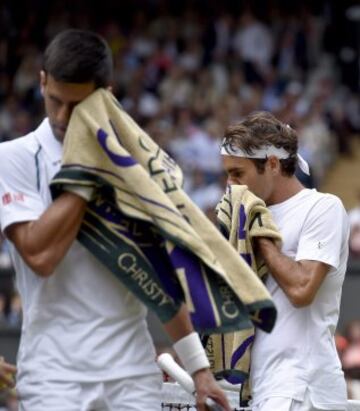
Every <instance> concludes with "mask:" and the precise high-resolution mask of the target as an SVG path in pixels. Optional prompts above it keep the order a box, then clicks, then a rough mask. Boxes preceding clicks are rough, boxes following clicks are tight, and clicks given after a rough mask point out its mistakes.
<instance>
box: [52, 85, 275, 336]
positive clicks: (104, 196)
mask: <svg viewBox="0 0 360 411" xmlns="http://www.w3.org/2000/svg"><path fill="white" fill-rule="evenodd" d="M63 184H76V185H87V186H94V187H96V188H97V196H96V198H95V199H94V200H93V201H92V202H90V203H89V205H88V209H87V213H86V215H85V218H84V223H83V225H82V228H81V231H80V234H79V237H78V239H79V241H81V242H82V244H83V245H84V246H85V247H87V248H88V249H89V250H90V251H91V252H92V253H93V254H94V255H95V256H96V257H97V258H98V259H99V260H100V261H101V262H102V263H103V264H105V265H106V266H107V267H108V268H109V269H110V270H111V271H112V272H113V273H114V275H115V276H116V277H117V278H118V279H119V280H120V281H122V282H123V283H124V284H125V285H126V286H127V287H128V288H129V289H130V290H131V291H132V292H133V293H134V294H135V295H136V296H137V297H138V298H140V299H141V300H142V301H143V302H144V303H145V304H146V305H148V306H149V307H150V308H151V309H153V310H154V311H155V312H156V313H157V314H158V316H159V318H160V319H161V320H162V321H168V320H169V319H170V318H172V316H173V315H175V313H176V312H177V310H178V308H179V305H180V303H181V302H182V301H185V302H186V304H187V306H188V308H189V311H190V313H191V318H192V321H193V323H194V326H195V327H196V329H197V330H199V331H204V332H208V333H213V332H214V333H216V332H229V331H233V330H236V329H244V328H249V326H250V325H251V322H250V320H249V318H250V317H251V320H252V322H253V324H254V325H256V326H258V327H261V328H262V329H263V330H265V331H270V330H271V329H272V327H273V324H274V321H275V316H276V310H275V307H274V305H273V303H272V301H271V298H270V295H269V293H268V291H267V290H266V288H265V287H264V286H263V284H262V282H261V281H260V280H259V279H258V277H257V276H256V275H255V273H254V272H253V271H252V269H251V268H250V267H249V266H248V265H247V264H246V262H245V261H244V260H243V259H242V258H241V257H240V256H239V254H238V253H237V252H236V250H234V248H233V247H232V246H231V245H230V244H229V243H228V242H227V241H226V239H225V238H224V237H223V236H222V235H221V234H220V233H219V232H218V230H217V229H216V227H215V226H214V225H213V224H212V223H210V222H209V220H208V219H207V218H206V217H205V215H204V214H203V213H202V212H201V211H200V210H199V209H198V208H197V207H196V205H194V203H193V202H192V201H191V200H190V199H189V198H188V196H187V195H186V194H185V192H184V191H183V190H182V188H181V186H182V174H181V171H180V169H179V168H178V166H177V165H176V163H175V162H174V160H172V159H171V158H170V157H169V156H168V155H167V154H166V153H165V152H164V151H162V150H161V149H160V148H159V146H158V145H157V144H156V143H155V142H154V141H153V140H152V139H151V138H150V137H149V136H148V135H147V134H146V133H145V132H144V131H143V130H142V129H141V128H140V127H139V126H138V125H137V124H136V123H135V122H134V121H133V120H132V118H131V117H130V116H129V115H128V114H127V113H126V112H125V111H124V110H123V109H122V108H121V106H120V105H119V103H118V102H117V100H116V99H115V97H114V96H113V95H112V94H111V93H110V92H108V91H106V90H103V89H99V90H97V91H96V92H94V93H93V94H92V95H91V96H89V97H88V98H87V99H86V100H84V101H83V102H82V103H81V104H79V105H78V106H76V107H75V109H74V111H73V114H72V117H71V121H70V124H69V127H68V130H67V133H66V138H65V142H64V153H63V163H62V168H61V171H60V172H59V173H58V174H57V176H55V178H54V180H53V182H52V190H53V193H54V196H56V195H57V194H58V193H59V192H61V190H62V186H63Z"/></svg>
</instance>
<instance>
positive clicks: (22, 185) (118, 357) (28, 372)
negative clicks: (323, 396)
mask: <svg viewBox="0 0 360 411" xmlns="http://www.w3.org/2000/svg"><path fill="white" fill-rule="evenodd" d="M61 155H62V146H61V144H60V143H59V142H58V141H57V140H56V139H55V137H54V135H53V133H52V131H51V128H50V125H49V122H48V120H47V119H45V120H44V121H43V122H42V123H41V125H40V126H39V127H38V128H37V129H36V130H35V131H34V132H32V133H30V134H28V135H26V136H24V137H21V138H19V139H16V140H13V141H11V142H6V143H2V144H0V158H1V161H0V222H1V228H2V230H4V229H5V228H6V227H8V226H10V225H11V224H13V223H18V222H23V221H32V220H36V219H38V218H39V217H40V216H41V214H42V213H43V212H44V211H45V210H46V208H47V207H48V206H49V204H50V203H51V196H50V191H49V183H50V181H51V179H52V178H53V176H54V174H55V173H56V172H57V171H58V170H59V169H60V163H61ZM10 252H11V256H12V260H13V263H14V266H15V270H16V279H17V286H18V289H19V292H20V295H21V299H22V303H23V310H24V321H23V327H22V336H21V343H20V348H19V353H18V380H20V382H22V381H23V382H24V381H29V380H31V381H38V380H44V379H47V380H51V379H55V380H74V381H103V380H110V379H114V378H123V377H129V376H137V375H144V374H149V373H153V372H158V368H157V366H156V365H155V361H154V360H155V350H154V347H153V343H152V341H151V337H150V334H149V332H148V329H147V324H146V320H145V317H146V308H145V307H144V305H143V304H141V303H140V302H139V301H138V300H137V299H136V298H135V297H134V296H133V295H132V294H131V293H130V292H129V291H128V290H127V289H126V288H125V287H124V286H122V284H120V282H119V281H118V280H117V279H116V278H115V277H114V276H113V275H112V274H111V273H110V271H108V269H107V268H105V267H104V266H103V265H101V264H100V263H99V262H98V261H97V260H96V259H95V258H94V257H93V256H92V255H91V254H90V253H89V252H88V251H87V250H86V249H85V248H84V247H83V246H82V245H81V244H80V243H78V242H77V241H75V242H74V244H73V245H72V246H71V247H70V249H69V251H68V253H67V254H66V256H65V257H64V259H63V260H62V262H61V263H60V264H59V266H58V267H57V268H56V271H55V272H54V273H53V274H52V275H51V276H50V277H49V278H41V277H39V276H38V275H36V274H35V273H34V272H33V271H32V270H31V269H30V268H29V267H28V266H27V265H26V264H25V263H24V261H23V260H22V258H21V257H20V255H19V254H18V253H17V251H16V249H15V248H14V247H13V246H12V245H11V250H10Z"/></svg>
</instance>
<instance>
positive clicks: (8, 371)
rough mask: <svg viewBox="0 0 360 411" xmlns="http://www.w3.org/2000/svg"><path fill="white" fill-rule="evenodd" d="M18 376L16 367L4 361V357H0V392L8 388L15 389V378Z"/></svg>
mask: <svg viewBox="0 0 360 411" xmlns="http://www.w3.org/2000/svg"><path fill="white" fill-rule="evenodd" d="M15 374H16V367H15V366H13V365H11V364H8V363H7V362H5V361H4V358H3V357H0V391H2V390H6V389H8V388H13V387H14V385H15V383H14V378H13V377H14V376H15Z"/></svg>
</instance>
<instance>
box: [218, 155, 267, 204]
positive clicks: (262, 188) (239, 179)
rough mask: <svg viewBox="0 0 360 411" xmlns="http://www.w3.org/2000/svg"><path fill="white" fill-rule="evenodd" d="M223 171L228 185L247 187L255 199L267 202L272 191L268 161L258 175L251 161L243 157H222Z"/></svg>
mask: <svg viewBox="0 0 360 411" xmlns="http://www.w3.org/2000/svg"><path fill="white" fill-rule="evenodd" d="M222 160H223V166H224V170H225V172H226V174H227V176H228V179H227V183H228V184H229V185H233V184H235V185H247V186H248V189H249V190H250V191H251V192H252V193H254V194H255V195H256V196H257V197H259V198H261V199H262V200H264V201H265V202H267V201H268V200H269V199H270V197H271V195H272V192H273V189H274V175H273V173H272V172H271V170H270V167H269V165H268V161H267V162H266V164H265V170H264V172H263V173H260V172H259V171H258V169H257V168H256V166H255V164H254V162H253V161H251V160H249V159H248V158H243V157H233V156H222Z"/></svg>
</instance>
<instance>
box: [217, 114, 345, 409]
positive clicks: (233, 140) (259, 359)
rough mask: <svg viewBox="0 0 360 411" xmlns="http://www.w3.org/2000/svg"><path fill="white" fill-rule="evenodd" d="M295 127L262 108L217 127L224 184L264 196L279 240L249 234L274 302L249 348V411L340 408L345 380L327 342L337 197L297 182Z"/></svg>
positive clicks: (336, 294)
mask: <svg viewBox="0 0 360 411" xmlns="http://www.w3.org/2000/svg"><path fill="white" fill-rule="evenodd" d="M297 147H298V142H297V135H296V132H295V130H293V129H292V128H291V127H290V126H289V125H286V124H283V123H282V122H280V121H279V120H277V119H276V118H275V117H274V116H273V115H271V114H270V113H265V112H258V113H254V114H251V115H249V116H248V117H246V118H245V119H244V120H243V121H241V122H240V123H238V124H235V125H231V126H229V127H228V128H227V129H226V131H225V137H224V140H223V143H222V148H221V154H222V158H223V164H224V168H225V171H226V173H227V175H228V184H229V185H247V186H248V188H249V190H251V191H252V192H253V193H254V194H255V195H256V196H258V197H260V198H261V199H262V200H264V201H265V203H266V205H267V207H268V209H269V210H270V212H271V214H272V217H273V219H274V222H275V223H276V225H277V227H278V228H279V230H280V233H281V235H282V240H283V243H282V248H281V250H280V249H279V248H278V247H277V245H276V244H275V242H273V241H272V240H271V239H268V238H259V239H257V240H256V247H257V248H258V251H259V252H260V253H261V254H262V256H263V258H264V260H265V262H266V264H267V267H268V269H269V271H270V273H271V275H270V276H269V277H268V279H267V282H266V286H267V288H268V290H269V292H270V293H271V296H272V298H273V300H274V302H275V305H276V307H277V310H278V318H277V322H276V324H275V327H274V329H273V331H272V333H270V334H266V333H264V332H262V331H261V330H256V333H255V341H254V345H253V347H252V351H251V369H250V382H251V386H252V398H253V403H252V410H253V411H275V410H276V411H315V410H319V409H321V410H333V411H340V410H346V386H345V380H344V376H343V373H342V371H341V365H340V362H339V358H338V356H337V352H336V349H335V343H334V332H335V329H336V325H337V322H338V317H339V307H340V298H341V288H342V284H343V280H344V275H345V271H346V263H347V257H348V235H349V229H348V222H347V217H346V213H345V210H344V207H343V205H342V203H341V201H340V200H339V199H338V198H337V197H335V196H334V195H331V194H324V193H319V192H318V191H316V190H315V189H313V190H310V189H306V188H304V186H303V185H302V184H301V183H300V181H299V180H298V179H297V178H296V177H295V175H294V172H295V168H296V165H297V164H299V166H300V168H301V169H302V170H303V171H304V172H306V173H308V172H309V169H308V166H307V164H306V162H305V161H304V160H303V159H302V158H301V157H300V156H298V155H297Z"/></svg>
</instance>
